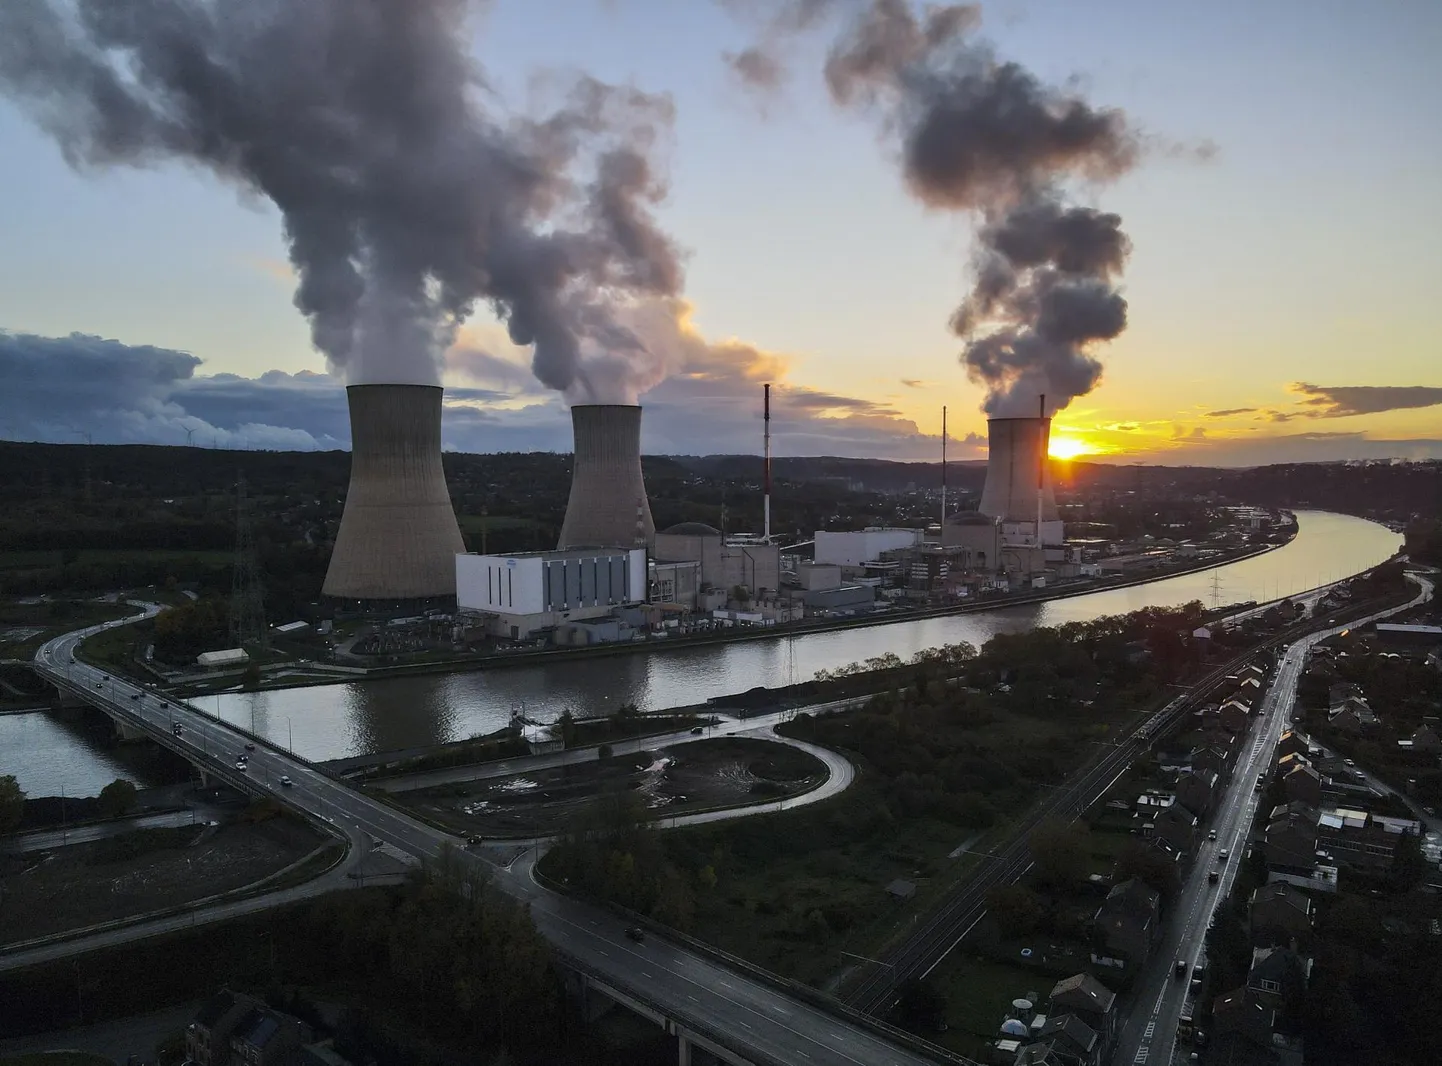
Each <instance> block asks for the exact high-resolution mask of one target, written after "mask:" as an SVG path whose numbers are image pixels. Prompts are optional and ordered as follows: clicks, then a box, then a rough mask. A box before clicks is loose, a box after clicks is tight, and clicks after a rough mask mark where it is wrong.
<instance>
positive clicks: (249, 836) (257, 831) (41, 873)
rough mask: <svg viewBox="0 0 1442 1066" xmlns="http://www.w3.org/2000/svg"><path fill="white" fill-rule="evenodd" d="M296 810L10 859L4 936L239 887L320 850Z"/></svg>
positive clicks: (1, 925) (3, 939)
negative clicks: (246, 821)
mask: <svg viewBox="0 0 1442 1066" xmlns="http://www.w3.org/2000/svg"><path fill="white" fill-rule="evenodd" d="M322 839H323V838H322V837H321V836H320V835H319V834H318V833H316V832H315V831H314V830H312V829H310V828H309V827H307V826H306V825H304V824H302V823H300V822H298V821H296V820H295V819H293V818H290V817H276V818H270V819H268V820H266V821H263V822H259V823H257V824H244V823H236V824H233V825H223V826H219V827H213V828H210V827H206V826H194V827H191V826H186V827H184V828H180V829H150V830H142V831H140V832H137V833H127V834H125V835H123V836H118V837H111V838H108V839H106V840H99V841H95V842H93V843H89V844H75V845H72V846H70V847H67V848H57V849H55V850H54V851H50V852H37V853H32V854H29V855H26V856H25V857H24V862H23V863H21V862H20V861H19V860H18V859H17V860H12V865H10V866H7V867H5V868H4V873H3V876H0V896H3V898H4V901H5V905H4V906H3V907H0V944H11V943H14V942H16V941H19V940H29V939H31V938H33V937H38V936H46V935H49V934H51V933H60V932H65V931H66V930H70V929H79V928H83V927H85V926H88V925H95V924H97V923H99V922H107V921H113V920H115V919H118V918H128V917H131V916H133V915H137V914H144V913H146V912H148V911H154V910H161V909H163V908H166V907H172V906H176V905H178V904H181V903H186V902H188V901H190V900H194V899H200V898H201V897H204V896H210V895H214V894H215V893H217V892H226V891H229V890H230V889H234V888H241V887H243V886H245V885H248V884H251V883H252V882H254V881H258V880H260V879H261V878H263V877H266V876H268V875H270V874H273V873H275V872H276V871H277V870H281V869H283V868H285V867H286V866H289V865H290V864H291V863H293V862H295V861H296V860H298V859H300V858H303V857H304V856H305V855H307V854H309V853H310V852H311V851H312V850H314V849H315V848H316V847H317V846H318V845H319V844H320V843H321V842H322Z"/></svg>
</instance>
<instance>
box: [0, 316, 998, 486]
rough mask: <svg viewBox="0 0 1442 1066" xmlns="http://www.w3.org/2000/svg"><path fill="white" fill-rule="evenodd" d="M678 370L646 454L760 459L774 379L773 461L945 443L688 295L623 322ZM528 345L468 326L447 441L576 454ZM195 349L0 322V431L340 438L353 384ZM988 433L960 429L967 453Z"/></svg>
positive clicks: (932, 451) (307, 444)
mask: <svg viewBox="0 0 1442 1066" xmlns="http://www.w3.org/2000/svg"><path fill="white" fill-rule="evenodd" d="M626 326H627V328H628V329H631V330H633V331H634V332H635V333H636V335H637V336H638V337H641V338H642V339H643V340H644V341H645V343H646V344H647V345H648V346H652V347H654V348H656V350H664V351H666V352H667V353H668V359H669V360H670V361H671V363H672V365H674V366H675V368H676V370H675V373H674V375H673V376H672V377H671V378H670V379H669V380H667V381H665V382H662V383H661V384H660V385H659V386H657V387H656V388H655V389H653V390H652V391H651V392H650V393H649V394H647V396H646V397H645V407H646V415H645V419H644V426H643V446H644V448H645V450H646V451H647V452H648V453H650V454H692V455H700V454H713V453H756V452H759V451H760V449H761V430H762V426H761V386H762V384H763V383H766V382H771V383H772V386H773V388H772V423H771V429H772V444H773V449H774V451H775V453H776V454H778V455H845V456H871V457H878V458H897V459H929V458H932V457H933V456H936V455H939V454H940V438H939V436H933V435H931V434H927V433H923V432H922V431H921V430H920V429H919V427H918V426H917V425H916V423H915V422H914V421H912V420H911V419H910V418H908V417H907V416H906V415H904V414H903V413H902V412H900V411H899V410H897V409H895V408H893V407H891V406H890V405H888V404H886V403H884V402H879V401H874V400H867V399H861V398H858V397H854V396H846V395H843V394H840V393H836V392H830V391H825V390H821V389H814V388H811V387H809V386H806V385H803V384H799V383H796V382H792V381H790V380H788V376H789V366H788V361H787V359H786V358H785V357H784V356H782V355H780V354H778V353H775V352H769V351H766V350H765V349H762V348H758V347H756V346H755V345H751V344H748V343H746V342H744V341H741V340H735V339H726V340H720V341H711V340H708V339H707V338H705V337H703V336H702V335H701V334H700V332H699V331H697V330H696V328H695V327H694V325H693V324H692V323H691V321H690V309H689V307H688V306H687V305H686V304H685V303H684V302H681V301H669V302H661V303H658V304H656V305H653V306H651V307H649V308H647V309H644V311H643V310H641V309H637V310H636V311H635V313H634V314H633V316H632V317H631V318H629V319H628V320H627V322H626ZM528 362H529V358H528V353H527V352H525V351H524V350H522V349H519V348H516V347H515V346H513V345H509V343H508V342H507V341H506V339H505V336H504V334H503V333H501V332H500V331H499V330H497V331H495V335H492V334H491V333H490V332H488V331H487V329H486V328H485V327H481V326H476V327H472V328H469V329H467V330H466V331H464V333H463V335H462V336H461V338H460V340H459V341H458V343H457V345H456V346H455V347H454V348H453V349H452V350H451V351H450V352H449V353H448V355H447V361H446V370H447V379H448V384H447V389H446V407H445V416H444V421H443V424H442V437H443V440H444V442H445V446H446V447H447V448H449V449H453V450H459V451H468V452H497V451H568V450H569V449H570V447H571V425H570V415H569V411H568V409H567V407H566V405H565V403H564V402H563V401H562V400H561V399H560V397H559V396H557V394H556V393H554V392H553V391H551V390H549V389H546V388H544V387H543V386H542V385H541V384H540V383H539V382H538V381H536V379H535V378H534V377H533V376H532V375H531V373H530V369H529V367H528V365H527V363H528ZM202 365H203V364H202V361H201V360H200V358H199V357H197V356H195V355H192V354H190V353H188V352H179V351H174V350H171V349H166V348H156V347H151V346H147V345H129V344H125V343H122V342H121V341H118V340H109V339H105V338H101V337H91V336H85V335H81V334H73V335H71V336H69V337H41V336H35V335H31V334H21V333H4V332H0V437H4V438H6V439H11V440H39V441H50V442H55V443H78V442H80V441H82V440H84V439H85V436H86V434H89V436H90V439H92V440H93V441H94V442H95V443H97V444H99V443H152V444H186V443H192V444H195V445H197V446H205V447H223V448H255V449H277V450H291V449H295V450H311V449H334V448H345V447H348V446H349V442H350V424H349V418H348V414H347V408H346V398H345V391H344V389H343V388H342V386H341V384H340V383H339V382H338V381H337V380H336V379H334V378H332V377H330V376H329V375H326V374H316V373H309V372H302V373H299V374H287V373H283V372H281V371H276V370H273V371H269V372H267V373H265V374H262V375H260V376H259V377H255V378H247V377H242V376H240V375H237V374H229V373H216V374H204V373H201V367H202ZM985 444H986V442H985V439H984V438H983V437H982V436H980V435H977V434H968V435H966V436H964V437H954V438H953V446H954V451H953V452H952V454H953V455H954V456H955V457H957V458H967V457H970V456H969V454H968V451H967V449H968V448H969V449H971V455H972V456H975V457H979V456H981V455H982V454H984V451H985Z"/></svg>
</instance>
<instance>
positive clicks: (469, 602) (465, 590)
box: [456, 548, 647, 640]
mask: <svg viewBox="0 0 1442 1066" xmlns="http://www.w3.org/2000/svg"><path fill="white" fill-rule="evenodd" d="M646 584H647V573H646V551H645V549H644V548H571V549H568V550H556V551H540V552H520V553H517V554H515V555H475V554H469V553H463V554H458V555H457V556H456V605H457V607H459V608H460V610H462V611H467V612H471V613H474V614H479V615H481V616H483V617H484V618H485V619H486V629H487V631H488V632H490V633H491V634H492V635H494V636H499V637H508V638H510V639H512V640H524V639H526V638H527V637H530V636H531V635H533V634H534V633H536V632H537V631H539V630H550V629H554V628H556V627H557V626H561V625H563V624H565V623H567V622H579V621H584V620H587V619H593V618H603V617H605V616H607V615H609V614H611V612H612V611H614V610H615V609H616V608H617V607H624V606H627V605H630V604H635V603H642V602H644V601H645V599H646Z"/></svg>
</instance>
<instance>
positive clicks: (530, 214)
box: [0, 0, 682, 402]
mask: <svg viewBox="0 0 1442 1066" xmlns="http://www.w3.org/2000/svg"><path fill="white" fill-rule="evenodd" d="M475 6H478V5H473V4H472V3H471V2H470V0H366V2H358V0H125V2H123V3H117V2H114V0H4V3H0V91H3V92H5V93H7V94H8V95H10V96H13V97H14V98H16V99H17V100H19V101H20V102H21V103H22V104H24V105H25V106H27V107H28V109H29V111H30V113H31V114H32V115H33V116H34V118H35V119H36V120H37V122H38V123H39V124H40V125H41V126H42V127H43V128H44V129H46V130H47V131H48V132H49V133H50V134H52V135H53V136H54V137H55V138H56V140H57V141H58V142H59V144H60V146H61V148H62V150H63V152H64V154H65V157H66V159H67V160H68V161H69V162H70V163H71V165H73V166H76V167H87V166H118V165H125V166H136V167H139V166H147V165H151V164H155V163H160V162H166V161H183V162H189V163H195V164H199V165H201V166H203V167H206V168H208V169H210V170H211V171H213V172H214V173H215V174H217V175H218V176H220V177H221V178H222V179H224V180H227V181H230V182H233V183H234V184H236V185H237V186H239V187H241V188H242V189H245V190H247V191H251V192H256V193H260V194H262V195H264V196H266V197H267V198H269V199H270V200H271V201H272V202H274V203H275V205H276V206H277V207H278V208H279V209H280V212H281V214H282V217H283V219H284V227H285V237H286V241H287V243H288V245H289V250H290V258H291V262H292V264H293V265H294V266H295V268H296V272H297V275H298V277H299V284H298V287H297V289H296V293H295V304H296V307H297V308H299V310H300V311H301V312H302V313H304V314H305V316H306V317H307V318H308V319H309V321H310V325H311V336H312V339H313V341H314V343H315V346H316V347H317V348H319V349H320V350H321V351H322V352H323V353H324V354H325V356H326V358H327V360H328V361H329V363H330V365H331V367H332V369H333V370H335V371H337V372H340V373H342V374H344V375H345V377H347V378H348V379H349V380H350V381H351V382H352V383H356V382H400V383H407V382H410V383H422V384H425V383H432V382H435V381H437V380H438V379H439V359H440V356H441V353H443V352H444V350H445V348H446V347H447V346H448V345H449V343H450V341H451V339H452V337H453V335H454V331H455V329H456V328H457V326H458V325H459V324H460V323H461V322H462V321H464V320H465V318H466V317H467V316H468V315H469V314H470V313H471V311H472V309H473V308H474V306H475V304H476V302H477V301H485V302H486V303H488V304H489V305H490V306H491V307H492V308H493V309H494V311H495V312H496V313H497V314H498V315H499V316H500V317H501V318H502V319H504V321H505V322H506V324H507V327H508V329H509V332H510V335H511V337H512V338H513V339H514V340H515V342H516V343H518V344H522V345H532V346H534V351H533V367H534V371H535V373H536V375H537V376H538V377H539V378H540V379H541V381H542V382H544V383H545V384H546V385H548V386H550V387H552V388H555V389H559V390H562V391H565V392H567V393H568V394H569V395H572V396H573V397H583V398H588V399H607V400H610V401H611V402H625V397H627V396H628V395H630V396H631V397H632V399H634V395H633V394H634V392H635V389H636V387H637V382H636V380H634V376H633V373H632V361H631V359H630V356H632V355H636V356H637V357H638V358H639V359H640V362H641V363H642V364H643V369H642V371H641V376H642V378H643V379H646V378H647V376H648V375H650V374H651V373H652V370H651V369H649V368H650V366H651V365H652V364H653V363H654V362H655V360H654V359H653V358H650V357H649V356H648V355H647V353H644V352H643V351H642V350H641V345H640V342H639V341H638V340H637V339H636V338H635V337H634V335H632V334H631V333H630V332H629V331H628V330H626V329H624V328H622V327H621V326H619V325H618V324H617V315H616V311H617V309H618V308H620V307H623V306H625V305H626V304H627V303H628V302H631V301H634V300H638V299H642V300H643V299H646V298H649V297H655V296H663V297H665V296H671V295H674V294H675V293H677V292H678V291H679V289H680V286H681V279H682V269H681V264H680V258H679V256H678V254H677V251H676V249H675V247H674V246H673V245H672V243H671V242H670V240H669V239H668V238H667V237H666V236H665V235H664V234H663V233H662V232H661V231H660V230H659V229H658V227H657V225H656V223H655V220H654V219H653V217H652V215H651V207H652V206H653V205H654V204H655V203H656V202H657V201H658V200H659V199H661V198H662V197H663V196H664V195H665V193H666V186H665V182H664V180H663V178H662V177H661V176H660V175H658V173H657V172H656V170H655V168H654V166H653V164H652V158H651V153H652V151H653V149H654V147H655V145H656V143H657V141H658V139H659V138H660V137H661V136H662V135H663V134H665V133H666V132H667V131H668V129H669V125H670V122H671V117H672V114H671V105H670V102H669V100H668V99H666V98H664V97H657V96H652V95H648V94H646V93H643V92H640V91H638V90H635V89H629V88H616V87H612V86H608V85H604V84H602V83H600V82H598V81H595V80H592V79H589V78H581V79H578V81H577V82H576V84H575V85H574V87H573V88H572V90H571V91H570V93H569V95H568V96H567V98H566V99H565V101H564V104H563V106H561V107H560V108H559V109H557V110H556V111H555V113H554V114H551V115H549V116H546V117H544V118H522V117H517V116H506V115H501V114H496V113H493V111H494V106H493V97H492V96H491V95H489V94H488V93H487V86H486V83H485V78H484V73H483V71H481V70H480V69H478V68H477V66H476V65H475V63H474V62H473V60H472V59H471V57H470V56H469V55H468V53H467V48H466V45H467V32H468V23H469V16H470V14H471V13H472V9H473V7H475ZM483 101H484V102H483ZM600 351H605V352H606V353H608V357H607V358H606V359H605V360H603V361H601V362H599V363H596V364H595V365H592V364H591V363H590V362H589V360H590V357H591V356H593V355H595V354H596V353H597V352H600Z"/></svg>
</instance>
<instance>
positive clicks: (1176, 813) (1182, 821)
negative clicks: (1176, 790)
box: [1152, 803, 1200, 857]
mask: <svg viewBox="0 0 1442 1066" xmlns="http://www.w3.org/2000/svg"><path fill="white" fill-rule="evenodd" d="M1152 823H1153V827H1154V828H1153V830H1152V832H1153V834H1154V835H1155V836H1157V837H1159V838H1160V839H1162V840H1164V841H1166V842H1167V843H1168V844H1170V845H1171V846H1172V847H1173V848H1175V849H1176V850H1177V851H1179V852H1181V853H1182V854H1183V855H1184V856H1187V857H1190V856H1191V854H1192V852H1193V851H1195V850H1196V847H1197V835H1198V833H1199V832H1200V828H1199V825H1198V822H1197V816H1196V815H1195V814H1193V813H1192V812H1191V811H1189V810H1187V808H1186V807H1183V806H1182V805H1181V804H1180V803H1173V804H1172V805H1171V806H1170V807H1168V808H1166V810H1164V811H1162V812H1161V813H1160V814H1158V815H1157V816H1156V817H1155V818H1153V819H1152Z"/></svg>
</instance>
